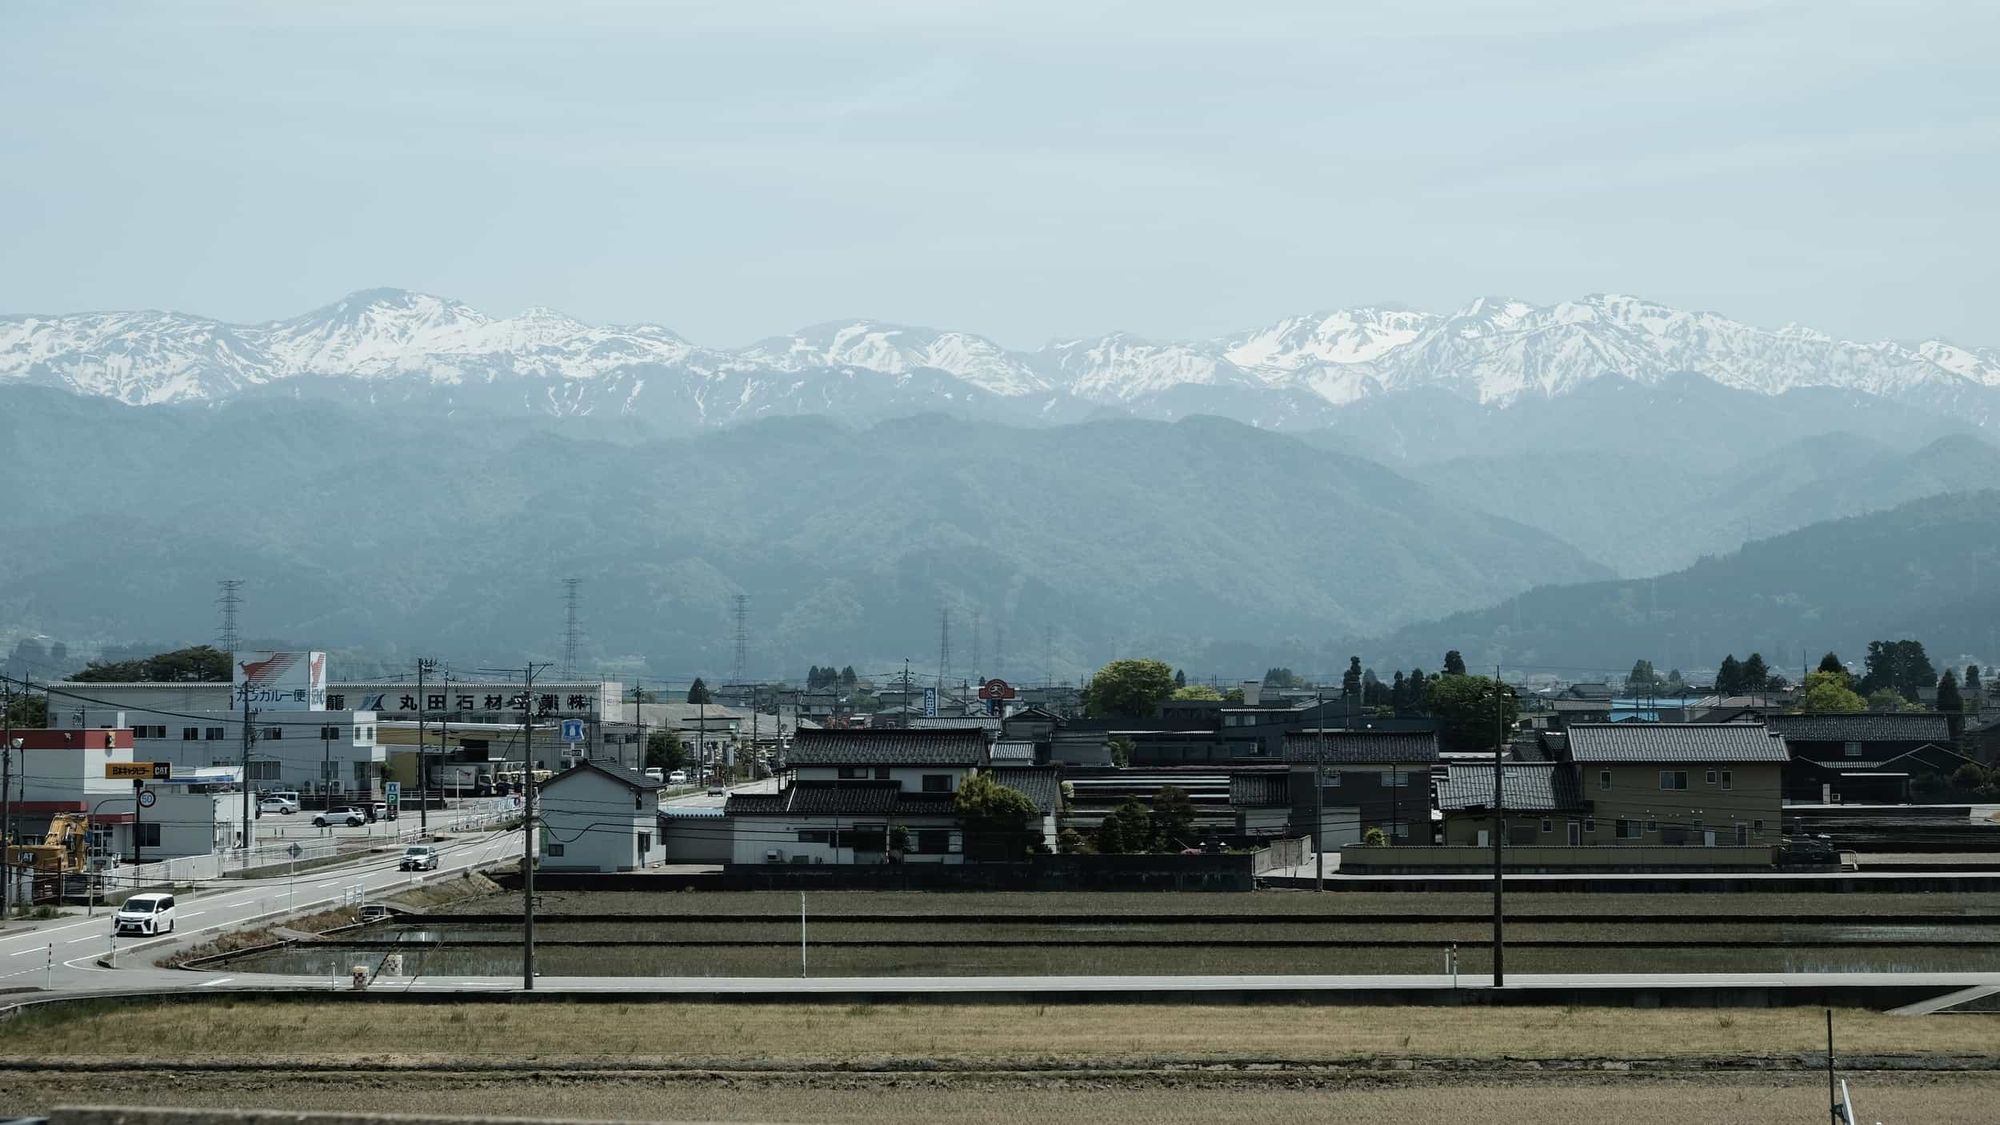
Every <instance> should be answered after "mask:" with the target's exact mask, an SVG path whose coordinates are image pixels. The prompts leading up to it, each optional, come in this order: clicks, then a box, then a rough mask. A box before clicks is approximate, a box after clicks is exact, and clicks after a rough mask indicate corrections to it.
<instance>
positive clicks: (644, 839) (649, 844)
mask: <svg viewBox="0 0 2000 1125" xmlns="http://www.w3.org/2000/svg"><path fill="white" fill-rule="evenodd" d="M652 850H653V834H652V833H651V832H641V833H639V854H640V855H644V854H646V853H647V852H650V851H652Z"/></svg>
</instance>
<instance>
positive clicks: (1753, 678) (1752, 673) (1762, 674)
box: [1742, 652, 1771, 691]
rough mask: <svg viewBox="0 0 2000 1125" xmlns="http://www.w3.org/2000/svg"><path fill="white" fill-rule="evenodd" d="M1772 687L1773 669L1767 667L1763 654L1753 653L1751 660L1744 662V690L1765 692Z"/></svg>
mask: <svg viewBox="0 0 2000 1125" xmlns="http://www.w3.org/2000/svg"><path fill="white" fill-rule="evenodd" d="M1770 686H1771V669H1770V668H1768V667H1766V666H1765V664H1764V657H1763V656H1762V655H1761V654H1759V653H1755V652H1753V653H1751V654H1750V659H1748V660H1745V661H1744V662H1743V688H1742V690H1744V691H1764V690H1765V689H1767V688H1769V687H1770Z"/></svg>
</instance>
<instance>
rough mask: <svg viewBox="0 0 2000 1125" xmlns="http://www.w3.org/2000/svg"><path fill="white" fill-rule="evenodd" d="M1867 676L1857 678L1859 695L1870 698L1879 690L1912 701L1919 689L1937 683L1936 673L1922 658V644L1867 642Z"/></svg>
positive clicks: (1923, 656) (1927, 659) (1912, 642)
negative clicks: (1886, 690)
mask: <svg viewBox="0 0 2000 1125" xmlns="http://www.w3.org/2000/svg"><path fill="white" fill-rule="evenodd" d="M1867 668H1868V673H1867V674H1866V675H1865V676H1863V677H1862V678H1861V690H1862V692H1864V693H1866V694H1868V695H1873V694H1875V693H1876V692H1878V691H1881V690H1883V689H1885V688H1886V689H1888V690H1890V691H1894V692H1895V693H1897V694H1898V695H1901V696H1902V697H1903V698H1904V699H1906V700H1915V699H1916V698H1917V691H1918V689H1919V688H1926V687H1929V686H1931V685H1932V684H1935V683H1937V679H1938V673H1937V669H1936V668H1934V667H1932V666H1931V658H1930V657H1929V656H1928V655H1926V654H1925V652H1924V645H1923V642H1922V641H1911V640H1902V641H1869V642H1868V656H1867Z"/></svg>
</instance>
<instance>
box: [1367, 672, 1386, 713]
mask: <svg viewBox="0 0 2000 1125" xmlns="http://www.w3.org/2000/svg"><path fill="white" fill-rule="evenodd" d="M1361 703H1362V705H1363V706H1365V707H1385V706H1387V705H1388V704H1389V685H1387V684H1385V683H1383V682H1382V680H1381V677H1379V676H1377V675H1376V674H1375V669H1373V668H1366V669H1363V670H1362V672H1361Z"/></svg>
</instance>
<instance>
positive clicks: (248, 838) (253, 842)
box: [243, 681, 257, 852]
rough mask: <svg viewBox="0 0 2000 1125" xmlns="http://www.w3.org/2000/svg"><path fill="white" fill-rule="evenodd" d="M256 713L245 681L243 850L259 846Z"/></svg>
mask: <svg viewBox="0 0 2000 1125" xmlns="http://www.w3.org/2000/svg"><path fill="white" fill-rule="evenodd" d="M254 714H256V712H254V711H252V710H250V684H249V682H248V681H245V682H244V684H243V850H244V851H246V852H247V851H249V850H250V849H251V848H253V847H256V846H257V838H256V837H255V836H254V835H252V834H251V824H250V744H251V743H253V742H255V741H256V740H257V736H256V733H255V732H254V731H253V730H252V729H251V726H250V722H251V716H253V715H254Z"/></svg>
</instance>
